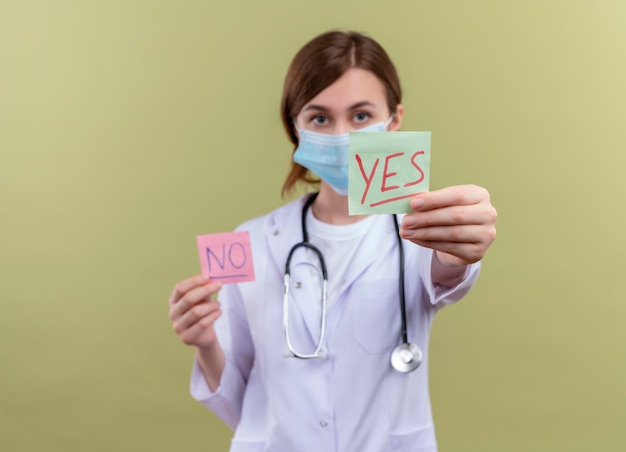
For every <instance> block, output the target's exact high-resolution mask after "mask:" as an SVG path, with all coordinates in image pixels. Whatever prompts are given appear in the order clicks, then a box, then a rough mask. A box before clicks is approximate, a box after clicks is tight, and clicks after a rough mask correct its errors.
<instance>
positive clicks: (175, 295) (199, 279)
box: [169, 275, 211, 306]
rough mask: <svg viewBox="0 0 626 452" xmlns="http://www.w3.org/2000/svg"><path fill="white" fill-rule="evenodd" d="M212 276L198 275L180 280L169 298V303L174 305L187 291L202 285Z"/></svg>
mask: <svg viewBox="0 0 626 452" xmlns="http://www.w3.org/2000/svg"><path fill="white" fill-rule="evenodd" d="M210 280H211V278H210V277H209V276H206V275H196V276H192V277H191V278H188V279H185V280H183V281H180V282H179V283H178V284H176V285H175V286H174V290H173V291H172V295H171V296H170V298H169V305H170V306H172V305H173V304H174V303H176V302H177V301H178V300H180V299H181V298H182V297H183V296H184V295H185V294H186V293H187V292H189V291H190V290H191V289H193V288H194V287H198V286H201V285H203V284H206V283H207V282H209V281H210Z"/></svg>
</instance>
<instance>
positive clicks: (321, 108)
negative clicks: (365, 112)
mask: <svg viewBox="0 0 626 452" xmlns="http://www.w3.org/2000/svg"><path fill="white" fill-rule="evenodd" d="M375 106H376V105H375V104H373V103H372V102H369V101H367V100H363V101H361V102H357V103H355V104H352V105H351V106H350V107H349V108H348V110H356V109H357V108H362V107H375ZM309 110H317V111H324V112H326V111H329V110H328V108H326V107H324V106H323V105H317V104H310V105H307V106H306V107H304V108H303V109H302V111H309Z"/></svg>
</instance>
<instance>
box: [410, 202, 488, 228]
mask: <svg viewBox="0 0 626 452" xmlns="http://www.w3.org/2000/svg"><path fill="white" fill-rule="evenodd" d="M492 223H495V213H494V209H493V207H491V205H490V204H476V205H472V206H452V207H442V208H439V209H435V210H427V211H420V212H416V213H410V214H407V215H405V216H404V218H403V219H402V227H404V228H407V229H411V228H412V229H416V228H425V227H431V226H454V225H472V224H473V225H481V224H492Z"/></svg>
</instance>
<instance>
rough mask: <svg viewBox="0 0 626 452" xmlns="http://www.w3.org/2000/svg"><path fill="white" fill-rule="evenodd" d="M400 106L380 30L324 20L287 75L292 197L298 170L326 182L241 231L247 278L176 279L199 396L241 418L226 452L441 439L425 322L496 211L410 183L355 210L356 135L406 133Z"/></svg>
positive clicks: (177, 308) (466, 191) (469, 277)
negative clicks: (399, 201)
mask: <svg viewBox="0 0 626 452" xmlns="http://www.w3.org/2000/svg"><path fill="white" fill-rule="evenodd" d="M403 113H404V109H403V107H402V104H401V89H400V83H399V80H398V77H397V74H396V70H395V68H394V66H393V64H392V62H391V60H390V59H389V57H388V55H387V54H386V52H385V51H384V50H383V49H382V47H381V46H380V45H379V44H378V43H377V42H376V41H374V40H372V39H371V38H369V37H366V36H364V35H362V34H358V33H344V32H329V33H325V34H322V35H320V36H318V37H316V38H314V39H313V40H312V41H310V42H309V43H307V44H306V45H305V46H304V47H303V48H302V49H301V50H300V51H299V52H298V54H297V55H296V56H295V57H294V59H293V61H292V63H291V66H290V68H289V70H288V73H287V76H286V80H285V85H284V92H283V99H282V119H283V123H284V126H285V129H286V131H287V134H288V136H289V138H290V139H291V141H292V142H293V143H294V146H295V149H294V154H293V161H292V165H291V171H290V173H289V175H288V176H287V179H286V182H285V184H284V187H283V193H288V192H290V191H291V190H292V189H293V188H294V187H295V185H297V184H298V183H299V182H304V183H319V192H318V194H317V195H305V196H303V197H301V198H300V199H298V200H296V201H294V202H291V203H289V204H287V205H285V206H283V207H281V208H279V209H277V210H275V211H274V212H271V213H270V214H268V215H266V216H263V217H260V218H255V219H253V220H250V221H248V222H247V223H245V224H243V225H241V226H240V227H239V228H238V229H239V230H246V231H249V233H250V239H251V244H252V255H253V259H254V268H255V275H256V280H255V281H254V282H247V283H239V284H230V285H225V286H224V287H222V285H221V284H220V283H219V282H217V281H212V280H211V279H210V278H208V277H204V276H195V277H192V278H190V279H187V280H184V281H181V282H180V283H178V284H177V285H176V287H175V288H174V291H173V293H172V295H171V297H170V299H169V306H170V318H171V320H172V322H173V327H174V330H175V331H176V333H177V334H178V335H179V337H180V338H181V340H182V341H183V342H184V343H186V344H188V345H191V346H194V347H195V350H196V360H195V363H194V368H193V371H192V377H191V392H192V395H193V397H195V398H196V399H197V400H199V401H200V402H202V403H203V404H204V405H206V406H207V407H208V408H210V409H211V410H213V411H214V412H215V413H217V415H218V416H220V417H221V418H222V419H223V420H224V421H225V422H226V423H227V424H228V425H229V426H231V427H232V428H233V429H234V430H235V434H234V438H233V440H232V444H231V451H235V452H236V451H288V452H292V451H312V452H313V451H315V452H319V451H325V452H326V451H355V452H357V451H358V452H368V451H371V452H382V451H405V452H406V451H422V452H423V451H429V452H430V451H436V450H437V446H436V441H435V433H434V427H433V423H432V415H431V409H430V400H429V394H428V340H429V333H430V326H431V322H432V319H433V317H434V315H435V313H436V312H437V310H438V309H440V308H441V307H443V306H444V305H446V304H450V303H453V302H455V301H457V300H459V299H460V298H461V297H463V296H464V295H465V294H466V293H467V292H468V291H469V289H470V288H471V286H472V284H473V283H474V281H475V279H476V277H477V276H478V271H479V265H480V260H481V259H482V258H483V256H484V255H485V252H486V251H487V248H488V247H489V245H490V244H491V243H492V242H493V240H494V239H495V234H496V233H495V220H496V211H495V209H494V208H493V206H492V205H491V203H490V200H489V194H488V192H487V191H486V190H485V189H483V188H480V187H477V186H473V185H469V186H467V185H466V186H454V187H447V188H443V189H441V190H436V191H431V192H429V193H422V194H419V195H416V196H415V197H413V198H412V199H411V201H410V205H411V207H412V208H413V209H414V210H415V212H414V213H411V214H407V215H404V216H396V215H371V216H364V215H363V216H349V215H348V198H347V196H346V193H347V153H348V150H347V134H348V133H349V132H350V131H354V130H361V129H363V130H366V131H367V130H382V131H384V130H388V131H395V130H399V129H400V126H401V125H402V117H403ZM313 174H314V175H315V176H318V177H319V178H320V179H321V180H320V181H319V182H318V181H316V179H314V177H315V176H314V175H313ZM303 241H306V245H304V246H299V247H296V248H295V250H294V251H293V252H291V251H292V249H294V248H293V247H294V245H296V244H298V243H300V242H303ZM322 262H324V267H325V274H326V275H327V277H326V278H322V277H321V276H320V275H321V274H322V273H324V272H323V271H322ZM286 273H288V274H289V277H288V278H286V277H285V274H286ZM323 279H327V286H326V285H325V283H324V281H323ZM285 286H286V288H285ZM220 291H221V292H220ZM218 292H220V295H219V301H217V300H214V298H215V297H213V295H214V294H216V293H218Z"/></svg>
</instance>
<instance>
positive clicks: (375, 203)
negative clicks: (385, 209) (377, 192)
mask: <svg viewBox="0 0 626 452" xmlns="http://www.w3.org/2000/svg"><path fill="white" fill-rule="evenodd" d="M418 194H419V193H411V194H410V195H403V196H398V197H397V198H390V199H385V200H383V201H378V202H374V203H372V204H370V207H376V206H380V205H382V204H387V203H390V202H394V201H400V200H401V199H406V198H412V197H413V196H415V195H418Z"/></svg>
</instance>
